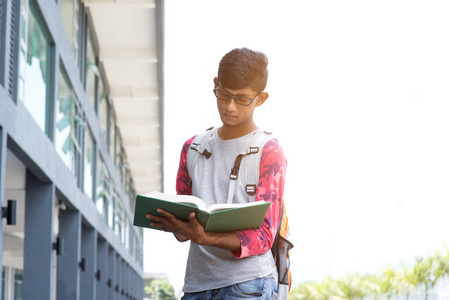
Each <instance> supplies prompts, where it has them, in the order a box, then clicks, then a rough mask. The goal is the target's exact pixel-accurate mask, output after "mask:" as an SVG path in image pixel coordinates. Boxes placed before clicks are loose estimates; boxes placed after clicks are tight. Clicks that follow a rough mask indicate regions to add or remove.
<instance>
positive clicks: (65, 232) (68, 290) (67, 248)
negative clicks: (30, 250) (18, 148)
mask: <svg viewBox="0 0 449 300" xmlns="http://www.w3.org/2000/svg"><path fill="white" fill-rule="evenodd" d="M59 240H60V243H61V242H62V252H61V253H59V255H58V281H57V284H58V287H57V299H58V300H81V299H80V272H81V271H80V266H79V262H80V259H81V247H80V244H81V214H80V213H79V212H78V211H70V210H68V209H66V210H61V211H60V213H59Z"/></svg>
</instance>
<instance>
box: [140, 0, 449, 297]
mask: <svg viewBox="0 0 449 300" xmlns="http://www.w3.org/2000/svg"><path fill="white" fill-rule="evenodd" d="M165 9H166V14H165V22H166V23H165V51H166V52H165V84H166V86H165V111H166V115H165V133H166V136H165V162H164V163H165V189H166V190H165V191H166V192H168V193H175V189H174V187H175V176H176V172H177V167H178V159H179V154H180V150H181V146H182V144H183V143H184V141H185V140H187V139H188V138H190V137H191V136H193V135H194V134H197V133H200V132H202V131H203V130H205V129H206V128H208V127H210V126H212V125H215V126H219V125H220V120H219V117H218V113H217V111H216V106H215V98H214V96H213V94H212V88H213V81H212V80H213V78H214V76H216V73H217V68H218V62H219V60H220V59H221V57H222V56H223V55H224V54H225V53H227V52H228V51H230V50H231V49H233V48H235V47H243V46H245V47H249V48H252V49H254V50H260V51H262V52H265V53H266V54H267V56H268V59H269V71H270V75H269V80H268V86H267V89H266V90H267V91H268V92H269V93H270V98H269V99H268V102H266V103H265V104H264V105H263V106H262V107H260V108H259V109H258V110H256V121H257V124H258V125H259V126H260V127H262V128H264V129H267V130H270V131H273V132H275V133H276V134H277V135H278V137H279V141H280V142H281V144H282V146H283V148H284V151H285V153H286V155H287V158H288V169H287V174H288V175H287V183H286V185H287V186H286V191H285V201H286V204H287V212H288V215H289V219H290V227H291V232H292V233H291V236H290V237H291V240H292V242H293V243H294V244H295V248H294V249H293V250H292V252H291V256H292V272H293V278H294V281H295V282H300V281H303V280H317V281H319V280H320V279H321V278H322V277H324V276H327V275H328V274H331V275H332V276H334V277H337V276H340V275H342V274H346V273H348V272H358V273H365V272H368V273H374V272H379V271H380V270H381V269H382V268H384V267H386V266H387V265H388V264H393V265H398V264H399V263H411V261H412V260H413V258H414V257H415V256H416V255H418V254H427V253H430V252H431V251H434V250H437V249H440V248H442V247H443V245H444V242H449V231H448V230H447V228H449V227H448V226H449V218H448V216H447V215H448V208H449V117H448V113H449V18H448V15H449V2H447V1H433V0H426V1H424V0H422V1H397V0H388V1H384V0H380V1H379V0H378V1H360V0H354V1H348V0H341V1H332V0H328V1H320V0H314V1H293V0H292V1H282V0H276V1H263V0H255V1H254V0H251V1H250V0H232V1H231V0H225V1H223V0H203V1H199V0H190V1H185V0H167V1H166V7H165ZM187 250H188V244H179V243H178V242H176V241H175V240H174V238H172V237H171V236H170V235H168V234H165V233H160V232H156V231H152V230H146V242H145V250H144V251H145V271H146V272H163V273H167V274H168V277H169V280H170V282H171V283H172V284H174V285H175V287H176V289H180V288H181V286H182V283H183V275H184V270H185V259H186V255H187Z"/></svg>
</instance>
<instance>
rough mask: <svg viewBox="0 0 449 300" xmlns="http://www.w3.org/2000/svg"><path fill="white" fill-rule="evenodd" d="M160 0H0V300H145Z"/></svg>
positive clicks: (156, 148) (157, 113)
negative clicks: (140, 196) (143, 210)
mask: <svg viewBox="0 0 449 300" xmlns="http://www.w3.org/2000/svg"><path fill="white" fill-rule="evenodd" d="M162 55H163V2H162V0H83V1H82V0H0V206H1V207H2V222H0V249H1V250H2V251H0V261H1V262H2V281H1V282H0V285H1V289H0V290H1V293H2V294H1V299H7V300H10V299H24V300H28V299H33V300H35V299H45V300H48V299H60V300H70V299H74V300H75V299H76V300H81V299H82V300H88V299H114V300H115V299H139V300H140V299H142V296H143V295H142V294H143V231H142V229H140V228H136V227H134V226H132V217H133V213H134V201H135V195H136V194H137V193H145V192H148V191H151V190H162V178H163V172H162V169H163V166H162V161H163V157H162V151H163V138H162V137H163V126H162V124H163V122H162V115H163V114H162V112H163V88H162V87H163V74H162V70H163V66H162V61H163V59H162V58H163V57H162Z"/></svg>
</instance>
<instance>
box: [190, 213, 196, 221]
mask: <svg viewBox="0 0 449 300" xmlns="http://www.w3.org/2000/svg"><path fill="white" fill-rule="evenodd" d="M189 221H190V222H192V221H196V213H195V212H191V213H190V214H189Z"/></svg>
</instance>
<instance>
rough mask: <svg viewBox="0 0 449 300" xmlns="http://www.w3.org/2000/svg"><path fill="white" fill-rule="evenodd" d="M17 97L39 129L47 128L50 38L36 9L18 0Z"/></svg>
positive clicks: (26, 2) (25, 1) (45, 129)
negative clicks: (19, 22)
mask: <svg viewBox="0 0 449 300" xmlns="http://www.w3.org/2000/svg"><path fill="white" fill-rule="evenodd" d="M20 26H21V31H20V53H19V80H18V98H19V100H20V101H22V102H23V103H24V105H25V107H26V108H27V109H28V111H29V112H30V113H31V115H32V116H33V118H34V119H35V120H36V122H37V124H38V125H39V127H40V128H41V129H42V131H44V132H47V118H48V115H47V109H48V98H49V85H50V42H49V39H48V37H47V35H46V32H45V30H44V28H43V25H42V23H41V21H40V20H39V18H38V17H37V13H36V9H35V7H34V5H33V4H32V3H31V4H30V5H29V4H28V1H27V0H24V1H22V7H21V24H20Z"/></svg>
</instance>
